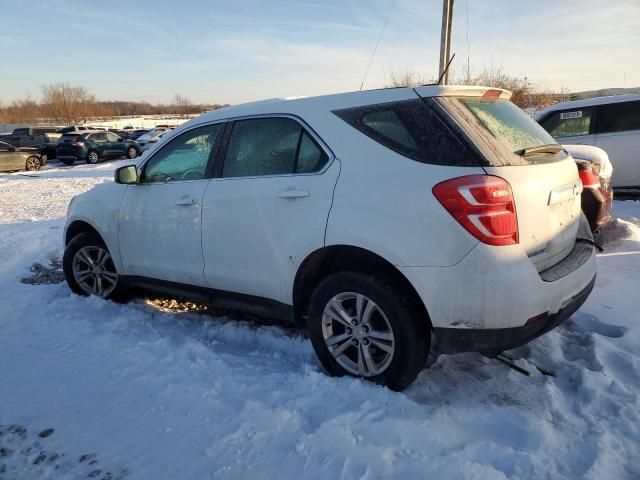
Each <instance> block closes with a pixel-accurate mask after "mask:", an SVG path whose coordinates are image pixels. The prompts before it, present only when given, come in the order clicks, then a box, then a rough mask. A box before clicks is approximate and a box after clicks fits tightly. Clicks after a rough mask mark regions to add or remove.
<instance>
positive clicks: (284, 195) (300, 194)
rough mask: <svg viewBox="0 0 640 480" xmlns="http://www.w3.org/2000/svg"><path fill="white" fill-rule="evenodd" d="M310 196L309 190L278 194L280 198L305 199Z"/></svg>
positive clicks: (286, 191)
mask: <svg viewBox="0 0 640 480" xmlns="http://www.w3.org/2000/svg"><path fill="white" fill-rule="evenodd" d="M308 196H309V190H283V191H282V192H278V198H304V197H308Z"/></svg>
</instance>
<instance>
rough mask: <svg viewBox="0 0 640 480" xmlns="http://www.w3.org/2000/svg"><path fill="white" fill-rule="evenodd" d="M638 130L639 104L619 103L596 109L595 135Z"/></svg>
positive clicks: (639, 123)
mask: <svg viewBox="0 0 640 480" xmlns="http://www.w3.org/2000/svg"><path fill="white" fill-rule="evenodd" d="M630 130H640V102H621V103H612V104H609V105H601V106H599V107H598V120H597V125H596V133H614V132H628V131H630Z"/></svg>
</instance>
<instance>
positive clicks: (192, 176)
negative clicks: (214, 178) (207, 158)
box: [180, 168, 202, 180]
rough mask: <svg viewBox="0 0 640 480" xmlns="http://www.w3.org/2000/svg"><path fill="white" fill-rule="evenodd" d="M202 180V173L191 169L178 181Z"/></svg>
mask: <svg viewBox="0 0 640 480" xmlns="http://www.w3.org/2000/svg"><path fill="white" fill-rule="evenodd" d="M200 179H202V171H200V170H199V169H197V168H191V169H189V170H187V171H186V172H184V173H183V174H182V176H181V177H180V180H200Z"/></svg>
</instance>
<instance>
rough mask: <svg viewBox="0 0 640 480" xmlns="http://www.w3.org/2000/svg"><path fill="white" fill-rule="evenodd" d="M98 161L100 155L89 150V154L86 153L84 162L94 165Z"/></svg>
mask: <svg viewBox="0 0 640 480" xmlns="http://www.w3.org/2000/svg"><path fill="white" fill-rule="evenodd" d="M99 161H100V155H99V154H98V152H97V151H95V150H89V153H87V159H86V162H87V163H88V164H90V165H95V164H96V163H98V162H99Z"/></svg>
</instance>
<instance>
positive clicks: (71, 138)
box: [59, 133, 80, 143]
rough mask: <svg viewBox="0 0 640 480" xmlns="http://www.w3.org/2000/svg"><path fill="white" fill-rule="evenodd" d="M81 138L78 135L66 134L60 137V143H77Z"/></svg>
mask: <svg viewBox="0 0 640 480" xmlns="http://www.w3.org/2000/svg"><path fill="white" fill-rule="evenodd" d="M79 136H80V135H79V134H77V133H76V134H65V135H62V136H61V137H60V140H59V142H60V143H68V142H75V141H76V140H77V139H78V137H79Z"/></svg>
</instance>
